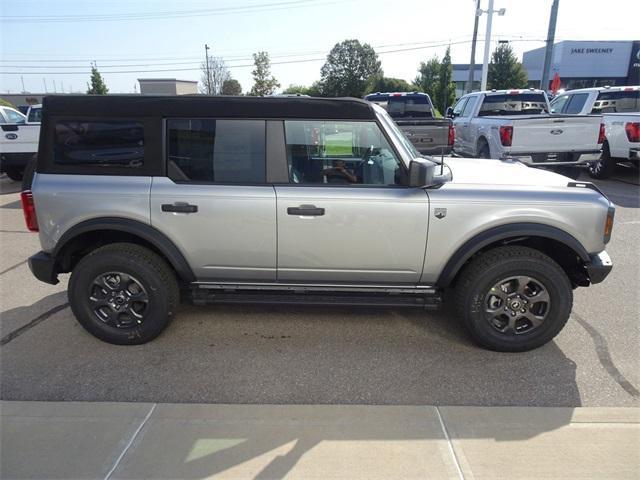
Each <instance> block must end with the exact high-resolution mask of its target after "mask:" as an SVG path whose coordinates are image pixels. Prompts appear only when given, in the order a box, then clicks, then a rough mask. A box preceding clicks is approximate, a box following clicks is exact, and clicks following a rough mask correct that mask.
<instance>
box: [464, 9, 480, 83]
mask: <svg viewBox="0 0 640 480" xmlns="http://www.w3.org/2000/svg"><path fill="white" fill-rule="evenodd" d="M480 14H482V11H481V10H480V0H476V10H475V12H473V18H474V20H473V39H472V40H471V60H470V61H469V80H468V81H467V88H466V91H467V93H471V92H472V91H473V80H474V77H475V73H476V72H475V70H476V41H477V40H478V20H480Z"/></svg>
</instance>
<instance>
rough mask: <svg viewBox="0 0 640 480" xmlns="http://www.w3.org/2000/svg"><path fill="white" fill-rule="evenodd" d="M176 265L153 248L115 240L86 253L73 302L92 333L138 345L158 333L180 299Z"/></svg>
mask: <svg viewBox="0 0 640 480" xmlns="http://www.w3.org/2000/svg"><path fill="white" fill-rule="evenodd" d="M178 295H179V291H178V284H177V281H176V278H175V275H174V274H173V271H172V270H171V268H170V267H169V266H168V265H167V263H166V262H165V261H164V260H163V259H162V258H160V257H159V256H158V255H157V254H155V253H154V252H152V251H150V250H148V249H146V248H144V247H141V246H140V245H135V244H131V243H113V244H109V245H105V246H104V247H100V248H98V249H96V250H94V251H93V252H91V253H90V254H89V255H87V256H85V257H83V258H82V259H81V260H80V262H78V264H77V265H76V267H75V268H74V269H73V272H72V274H71V278H70V280H69V289H68V296H69V304H70V305H71V310H72V311H73V314H74V315H75V317H76V318H77V319H78V322H80V324H81V325H82V326H83V327H84V328H85V329H86V330H87V331H88V332H89V333H91V334H92V335H94V336H96V337H98V338H99V339H100V340H103V341H105V342H108V343H113V344H117V345H137V344H141V343H146V342H148V341H150V340H153V339H154V338H155V337H157V336H158V335H159V334H160V333H161V332H162V331H163V330H164V328H165V327H166V326H167V325H168V324H169V322H170V321H171V318H172V316H173V314H174V312H175V310H176V308H177V304H178V298H179V297H178Z"/></svg>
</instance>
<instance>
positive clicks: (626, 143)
mask: <svg viewBox="0 0 640 480" xmlns="http://www.w3.org/2000/svg"><path fill="white" fill-rule="evenodd" d="M551 112H552V113H562V114H586V113H595V114H602V115H603V119H604V124H605V140H604V143H603V145H602V156H601V157H600V160H598V161H597V162H594V163H592V164H591V165H590V166H589V174H590V175H591V176H592V177H593V178H608V177H610V176H611V174H612V173H613V171H614V169H615V166H616V163H618V162H634V163H636V164H637V163H638V125H639V123H638V122H640V86H637V85H635V86H622V87H594V88H580V89H577V90H569V91H567V92H563V93H561V94H559V95H558V96H557V97H556V98H554V99H553V101H552V102H551Z"/></svg>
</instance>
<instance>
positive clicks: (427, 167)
mask: <svg viewBox="0 0 640 480" xmlns="http://www.w3.org/2000/svg"><path fill="white" fill-rule="evenodd" d="M436 167H437V165H436V164H435V163H434V162H432V161H430V160H427V159H426V158H415V159H413V160H412V161H411V163H410V164H409V186H410V187H415V188H425V187H433V186H434V183H435V182H434V177H435V175H436Z"/></svg>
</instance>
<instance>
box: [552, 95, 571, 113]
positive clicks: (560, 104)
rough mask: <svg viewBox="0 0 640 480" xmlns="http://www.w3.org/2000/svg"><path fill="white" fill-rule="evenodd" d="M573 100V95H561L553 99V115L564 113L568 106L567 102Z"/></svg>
mask: <svg viewBox="0 0 640 480" xmlns="http://www.w3.org/2000/svg"><path fill="white" fill-rule="evenodd" d="M570 98H571V95H561V96H559V97H556V98H554V99H553V102H551V110H552V113H564V112H563V109H564V107H565V106H566V105H567V102H568V101H569V99H570Z"/></svg>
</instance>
